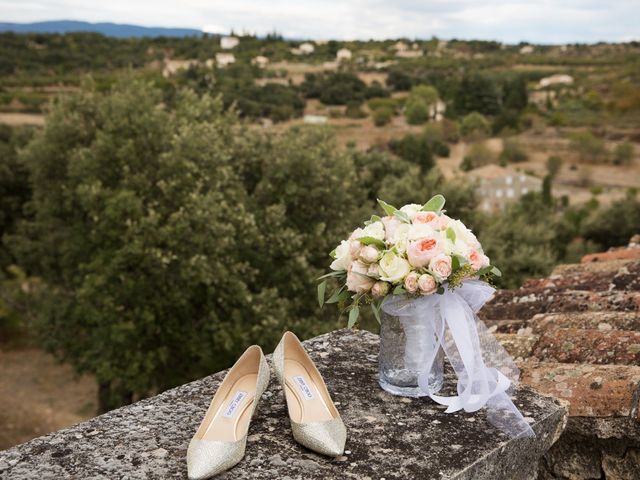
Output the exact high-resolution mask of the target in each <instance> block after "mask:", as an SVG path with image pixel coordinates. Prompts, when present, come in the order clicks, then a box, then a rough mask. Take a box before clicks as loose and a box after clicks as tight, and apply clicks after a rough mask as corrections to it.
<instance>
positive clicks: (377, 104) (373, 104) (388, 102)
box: [367, 97, 398, 113]
mask: <svg viewBox="0 0 640 480" xmlns="http://www.w3.org/2000/svg"><path fill="white" fill-rule="evenodd" d="M367 106H368V107H369V109H370V110H372V111H373V110H377V109H378V108H382V107H384V108H389V109H391V110H392V111H393V113H396V112H397V109H398V101H397V100H396V99H394V98H380V97H376V98H372V99H370V100H369V101H367Z"/></svg>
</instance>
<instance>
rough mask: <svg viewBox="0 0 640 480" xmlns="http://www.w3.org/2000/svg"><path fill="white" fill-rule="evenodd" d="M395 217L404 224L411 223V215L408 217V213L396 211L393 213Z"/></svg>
mask: <svg viewBox="0 0 640 480" xmlns="http://www.w3.org/2000/svg"><path fill="white" fill-rule="evenodd" d="M393 216H394V217H396V218H397V219H398V220H400V221H402V222H404V223H411V220H410V219H409V215H407V214H406V212H403V211H402V210H396V211H395V212H393Z"/></svg>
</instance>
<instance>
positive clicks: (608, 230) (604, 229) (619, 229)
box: [582, 192, 640, 249]
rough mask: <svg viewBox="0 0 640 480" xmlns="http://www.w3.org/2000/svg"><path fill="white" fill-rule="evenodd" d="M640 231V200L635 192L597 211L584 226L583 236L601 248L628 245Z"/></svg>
mask: <svg viewBox="0 0 640 480" xmlns="http://www.w3.org/2000/svg"><path fill="white" fill-rule="evenodd" d="M638 232H640V201H639V200H638V199H637V198H636V195H635V193H634V192H630V193H629V194H628V195H627V198H625V199H623V200H619V201H617V202H614V203H612V204H611V206H609V207H605V208H602V209H600V210H598V211H596V212H595V213H594V214H593V215H592V216H591V218H589V219H588V220H587V222H586V223H585V225H584V227H583V232H582V234H583V236H584V238H585V239H586V240H591V241H593V242H596V243H597V244H599V245H600V247H601V249H607V248H611V247H617V246H621V245H626V244H627V243H628V242H629V239H630V238H631V237H632V236H633V235H635V234H636V233H638Z"/></svg>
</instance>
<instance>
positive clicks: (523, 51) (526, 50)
mask: <svg viewBox="0 0 640 480" xmlns="http://www.w3.org/2000/svg"><path fill="white" fill-rule="evenodd" d="M530 53H533V46H532V45H525V46H524V47H522V48H521V49H520V55H529V54H530Z"/></svg>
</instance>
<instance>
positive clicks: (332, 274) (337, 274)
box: [316, 270, 347, 280]
mask: <svg viewBox="0 0 640 480" xmlns="http://www.w3.org/2000/svg"><path fill="white" fill-rule="evenodd" d="M346 274H347V272H346V270H338V271H335V272H329V273H326V274H324V275H322V276H321V277H318V278H317V279H316V280H322V279H323V278H330V277H341V276H343V275H346Z"/></svg>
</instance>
